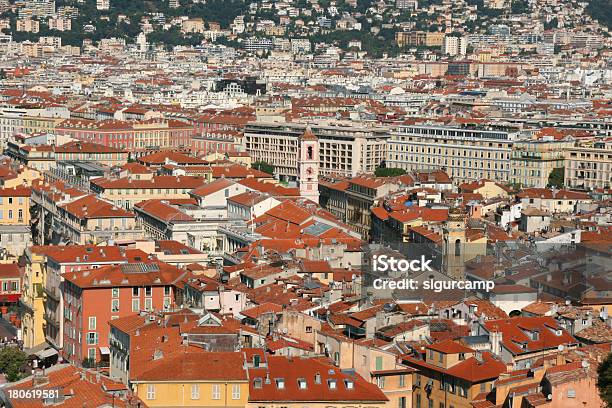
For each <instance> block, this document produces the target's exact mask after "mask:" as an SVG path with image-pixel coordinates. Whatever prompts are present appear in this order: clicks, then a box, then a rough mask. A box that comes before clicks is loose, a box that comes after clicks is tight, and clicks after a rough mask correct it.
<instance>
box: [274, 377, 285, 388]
mask: <svg viewBox="0 0 612 408" xmlns="http://www.w3.org/2000/svg"><path fill="white" fill-rule="evenodd" d="M276 388H278V389H279V390H284V389H285V379H284V378H277V379H276Z"/></svg>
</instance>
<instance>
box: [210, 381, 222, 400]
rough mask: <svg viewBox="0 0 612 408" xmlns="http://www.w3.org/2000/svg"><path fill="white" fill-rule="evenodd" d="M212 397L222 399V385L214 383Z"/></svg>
mask: <svg viewBox="0 0 612 408" xmlns="http://www.w3.org/2000/svg"><path fill="white" fill-rule="evenodd" d="M212 399H214V400H220V399H221V385H220V384H213V386H212Z"/></svg>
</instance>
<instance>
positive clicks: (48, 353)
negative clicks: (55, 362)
mask: <svg viewBox="0 0 612 408" xmlns="http://www.w3.org/2000/svg"><path fill="white" fill-rule="evenodd" d="M56 354H57V350H56V349H54V348H48V349H46V350H43V351H39V352H38V353H36V354H35V355H36V357H38V358H40V359H41V360H44V359H45V358H49V357H53V356H54V355H56Z"/></svg>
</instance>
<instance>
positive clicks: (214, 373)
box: [132, 350, 248, 382]
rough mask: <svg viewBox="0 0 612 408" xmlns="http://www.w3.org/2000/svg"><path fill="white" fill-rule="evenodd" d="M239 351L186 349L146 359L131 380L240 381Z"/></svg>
mask: <svg viewBox="0 0 612 408" xmlns="http://www.w3.org/2000/svg"><path fill="white" fill-rule="evenodd" d="M247 379H248V377H247V371H246V369H245V368H244V354H243V353H242V352H202V353H199V352H187V351H184V350H181V351H177V352H175V353H171V354H170V355H168V356H166V355H164V356H162V357H161V358H159V359H157V360H153V361H150V362H148V363H147V367H146V369H145V370H143V371H142V372H140V373H139V374H138V375H137V376H134V377H132V382H141V381H143V382H149V381H192V382H200V381H201V382H204V381H234V382H235V381H240V382H246V381H247Z"/></svg>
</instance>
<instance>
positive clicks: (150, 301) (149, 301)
mask: <svg viewBox="0 0 612 408" xmlns="http://www.w3.org/2000/svg"><path fill="white" fill-rule="evenodd" d="M145 310H153V299H151V298H146V299H145Z"/></svg>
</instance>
